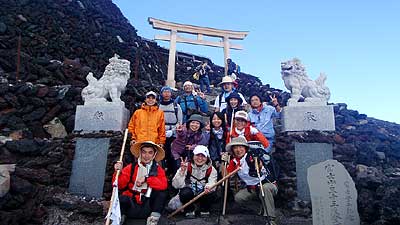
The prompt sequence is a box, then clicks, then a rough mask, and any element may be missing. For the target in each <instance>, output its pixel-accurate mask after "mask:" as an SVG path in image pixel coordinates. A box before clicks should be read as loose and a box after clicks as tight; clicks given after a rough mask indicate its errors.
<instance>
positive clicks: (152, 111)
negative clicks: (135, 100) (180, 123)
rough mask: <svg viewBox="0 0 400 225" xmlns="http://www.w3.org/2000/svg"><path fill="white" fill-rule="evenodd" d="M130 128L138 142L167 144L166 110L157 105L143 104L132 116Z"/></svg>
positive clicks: (133, 137)
mask: <svg viewBox="0 0 400 225" xmlns="http://www.w3.org/2000/svg"><path fill="white" fill-rule="evenodd" d="M128 130H129V132H130V133H131V134H132V139H133V140H135V141H136V142H142V141H153V142H154V143H156V144H165V121H164V112H163V111H162V110H160V109H158V106H157V105H154V106H148V105H146V104H142V107H141V108H140V109H138V110H136V111H135V113H134V114H133V116H132V117H131V119H130V121H129V124H128Z"/></svg>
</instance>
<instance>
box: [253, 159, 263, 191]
mask: <svg viewBox="0 0 400 225" xmlns="http://www.w3.org/2000/svg"><path fill="white" fill-rule="evenodd" d="M254 163H255V166H256V171H257V176H258V180H259V182H260V189H261V195H262V196H263V197H264V189H263V186H262V182H261V176H260V168H259V167H258V158H257V157H254Z"/></svg>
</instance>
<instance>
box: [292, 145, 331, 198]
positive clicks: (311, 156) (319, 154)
mask: <svg viewBox="0 0 400 225" xmlns="http://www.w3.org/2000/svg"><path fill="white" fill-rule="evenodd" d="M294 146H295V158H296V176H297V179H296V181H297V197H299V198H300V199H301V200H303V201H310V200H311V198H310V191H309V188H308V183H307V169H308V168H309V167H310V166H312V165H315V164H318V163H320V162H323V161H325V160H328V159H332V158H333V150H332V149H333V147H332V145H331V144H327V143H298V142H296V143H294Z"/></svg>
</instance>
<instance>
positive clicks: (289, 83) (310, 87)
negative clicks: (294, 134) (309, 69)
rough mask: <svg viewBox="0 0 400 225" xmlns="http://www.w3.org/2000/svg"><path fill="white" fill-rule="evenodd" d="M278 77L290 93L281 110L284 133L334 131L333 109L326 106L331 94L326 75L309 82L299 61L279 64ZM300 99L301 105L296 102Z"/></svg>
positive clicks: (294, 60)
mask: <svg viewBox="0 0 400 225" xmlns="http://www.w3.org/2000/svg"><path fill="white" fill-rule="evenodd" d="M281 75H282V79H283V81H284V83H285V86H286V88H287V89H289V91H290V92H291V97H290V99H289V100H288V102H287V106H286V107H284V108H283V110H282V125H283V131H305V130H321V131H334V130H335V119H334V114H333V106H331V105H327V101H328V100H329V98H330V95H331V94H330V91H329V88H328V87H327V86H325V80H326V78H327V77H326V75H325V74H323V73H321V74H320V76H319V77H318V78H317V79H316V80H315V81H314V80H311V79H310V78H308V76H307V73H306V70H305V67H304V66H303V65H302V64H301V62H300V60H298V59H293V60H289V61H287V62H282V63H281ZM301 96H303V97H304V102H298V100H299V99H300V98H301Z"/></svg>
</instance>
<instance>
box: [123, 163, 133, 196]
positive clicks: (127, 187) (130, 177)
mask: <svg viewBox="0 0 400 225" xmlns="http://www.w3.org/2000/svg"><path fill="white" fill-rule="evenodd" d="M131 165H132V167H131V174H130V175H129V181H128V183H127V184H126V186H125V187H124V188H122V189H121V191H122V192H124V191H126V190H129V184H130V183H132V177H133V174H134V173H135V168H136V163H135V162H132V164H131Z"/></svg>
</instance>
